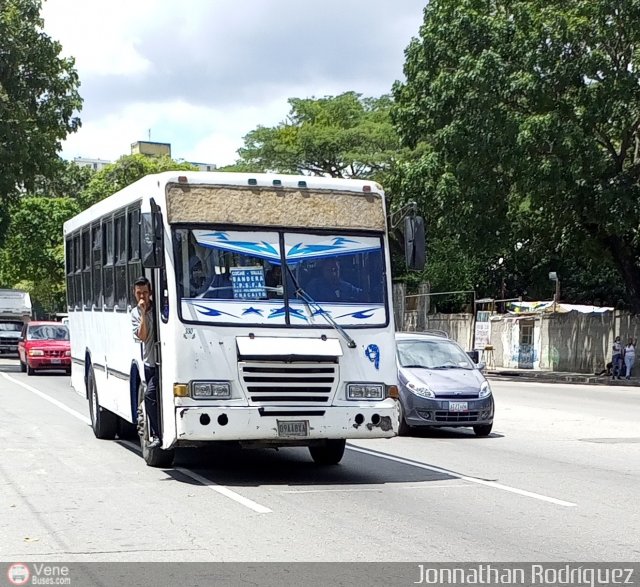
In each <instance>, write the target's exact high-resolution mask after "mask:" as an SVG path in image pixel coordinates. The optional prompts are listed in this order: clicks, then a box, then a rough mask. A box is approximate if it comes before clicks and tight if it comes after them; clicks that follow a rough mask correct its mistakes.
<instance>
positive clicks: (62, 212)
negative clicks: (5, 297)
mask: <svg viewBox="0 0 640 587" xmlns="http://www.w3.org/2000/svg"><path fill="white" fill-rule="evenodd" d="M79 211H80V208H79V207H78V204H77V202H75V201H74V200H72V199H71V198H46V197H33V196H29V197H23V198H20V201H19V203H18V204H17V205H16V206H15V208H14V210H13V214H12V218H11V225H10V228H9V230H8V232H7V238H6V241H5V245H4V248H3V249H0V284H2V285H3V286H4V287H20V288H24V289H27V290H28V291H29V292H30V293H31V294H32V295H33V297H34V299H35V300H38V301H39V302H40V303H41V304H42V306H44V307H45V308H47V309H49V310H50V311H55V310H60V309H62V308H63V307H64V291H65V289H64V243H63V234H62V225H63V224H64V222H66V221H67V220H68V219H69V218H71V217H72V216H74V215H75V214H77V213H78V212H79Z"/></svg>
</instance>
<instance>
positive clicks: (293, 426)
mask: <svg viewBox="0 0 640 587" xmlns="http://www.w3.org/2000/svg"><path fill="white" fill-rule="evenodd" d="M278 436H309V420H286V421H283V420H278Z"/></svg>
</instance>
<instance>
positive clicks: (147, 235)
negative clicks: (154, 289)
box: [140, 211, 164, 269]
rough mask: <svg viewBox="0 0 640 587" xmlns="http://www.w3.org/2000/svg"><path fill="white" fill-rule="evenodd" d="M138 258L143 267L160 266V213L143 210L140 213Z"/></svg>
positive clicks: (152, 267)
mask: <svg viewBox="0 0 640 587" xmlns="http://www.w3.org/2000/svg"><path fill="white" fill-rule="evenodd" d="M141 224H142V226H141V227H140V228H141V230H140V237H141V238H140V258H141V259H142V266H143V267H144V268H145V269H154V268H157V267H162V261H163V259H164V255H163V248H164V247H163V239H162V213H161V212H159V211H156V212H144V213H143V214H142V215H141Z"/></svg>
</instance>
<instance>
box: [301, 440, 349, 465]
mask: <svg viewBox="0 0 640 587" xmlns="http://www.w3.org/2000/svg"><path fill="white" fill-rule="evenodd" d="M346 444H347V441H346V440H344V439H343V438H340V439H331V440H326V441H325V444H321V445H319V446H310V447H309V452H310V453H311V458H312V459H313V462H314V463H316V465H337V464H338V463H339V462H340V461H341V460H342V457H343V455H344V448H345V445H346Z"/></svg>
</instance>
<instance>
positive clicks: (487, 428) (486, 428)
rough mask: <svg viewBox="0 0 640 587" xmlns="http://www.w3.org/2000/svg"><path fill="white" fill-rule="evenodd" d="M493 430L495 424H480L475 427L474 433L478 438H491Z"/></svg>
mask: <svg viewBox="0 0 640 587" xmlns="http://www.w3.org/2000/svg"><path fill="white" fill-rule="evenodd" d="M492 428H493V424H480V425H478V426H474V427H473V431H474V432H475V434H476V436H489V434H491V429H492Z"/></svg>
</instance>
